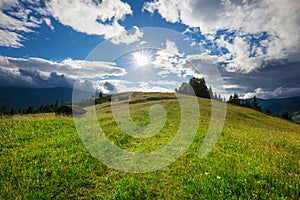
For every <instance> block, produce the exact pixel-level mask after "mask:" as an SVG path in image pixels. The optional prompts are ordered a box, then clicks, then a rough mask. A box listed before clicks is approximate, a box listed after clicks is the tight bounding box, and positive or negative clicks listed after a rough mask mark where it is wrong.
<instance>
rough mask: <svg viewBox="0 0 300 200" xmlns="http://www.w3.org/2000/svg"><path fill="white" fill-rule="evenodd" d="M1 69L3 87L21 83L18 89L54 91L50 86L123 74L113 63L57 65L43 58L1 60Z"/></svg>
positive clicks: (81, 62)
mask: <svg viewBox="0 0 300 200" xmlns="http://www.w3.org/2000/svg"><path fill="white" fill-rule="evenodd" d="M0 68H1V71H2V76H1V80H0V81H1V82H2V83H5V82H6V83H5V84H6V85H10V84H12V85H13V86H14V85H15V84H19V83H20V84H19V86H23V87H25V86H27V87H30V86H31V87H53V85H55V86H57V85H59V86H61V87H64V86H65V87H70V85H71V83H73V81H74V80H75V79H80V80H82V79H93V78H98V79H99V78H104V77H107V76H122V75H124V74H126V70H125V69H123V68H119V67H116V64H115V63H113V62H99V61H85V60H72V59H66V60H63V61H60V62H56V61H50V60H45V59H42V58H26V59H25V58H11V57H3V56H0ZM18 77H19V79H20V81H18ZM5 80H6V81H5ZM12 80H14V81H12ZM55 81H57V82H56V83H55ZM14 82H15V83H14ZM21 83H22V84H23V85H22V84H21ZM64 84H65V85H64Z"/></svg>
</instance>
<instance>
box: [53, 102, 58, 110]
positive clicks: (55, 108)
mask: <svg viewBox="0 0 300 200" xmlns="http://www.w3.org/2000/svg"><path fill="white" fill-rule="evenodd" d="M57 109H58V100H56V102H55V106H54V111H56V110H57Z"/></svg>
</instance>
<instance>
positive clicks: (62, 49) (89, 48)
mask: <svg viewBox="0 0 300 200" xmlns="http://www.w3.org/2000/svg"><path fill="white" fill-rule="evenodd" d="M192 76H196V77H202V76H203V77H205V79H206V82H207V84H208V85H209V86H212V88H213V90H214V91H215V92H217V93H221V94H222V96H225V97H227V98H228V96H229V95H230V94H232V93H234V92H236V93H238V94H239V96H240V97H243V98H250V97H253V96H254V95H256V96H257V97H259V98H281V97H292V96H300V78H299V76H300V0H285V1H277V0H148V1H147V0H145V1H142V0H122V1H121V0H45V1H42V0H1V1H0V87H20V88H50V87H67V88H73V86H74V83H75V86H76V87H77V88H78V89H82V90H97V91H102V92H104V93H113V92H122V91H129V90H141V91H164V92H168V91H174V89H175V88H176V87H177V88H178V87H179V86H180V84H181V83H182V82H187V81H188V80H189V78H190V77H192Z"/></svg>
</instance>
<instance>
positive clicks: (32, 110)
mask: <svg viewBox="0 0 300 200" xmlns="http://www.w3.org/2000/svg"><path fill="white" fill-rule="evenodd" d="M26 114H34V107H33V106H29V107H28V108H27V110H26Z"/></svg>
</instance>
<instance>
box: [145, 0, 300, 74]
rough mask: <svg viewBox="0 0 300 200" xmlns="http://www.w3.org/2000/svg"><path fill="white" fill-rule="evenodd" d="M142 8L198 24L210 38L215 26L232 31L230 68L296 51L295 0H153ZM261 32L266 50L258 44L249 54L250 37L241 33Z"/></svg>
mask: <svg viewBox="0 0 300 200" xmlns="http://www.w3.org/2000/svg"><path fill="white" fill-rule="evenodd" d="M144 10H147V11H148V12H150V13H154V12H155V11H157V12H158V13H159V14H160V15H161V16H162V17H163V18H165V19H166V20H167V21H169V22H173V23H174V22H179V23H183V24H185V25H187V26H189V27H200V30H201V32H202V34H205V35H207V36H208V38H207V39H209V38H211V39H212V36H215V35H216V32H217V31H218V30H228V31H235V32H236V35H235V36H234V37H235V39H234V43H233V44H230V45H229V44H228V43H226V45H225V46H227V47H229V48H230V49H228V50H229V51H230V52H229V53H230V54H231V55H233V60H232V61H231V62H228V65H227V70H229V71H235V70H236V71H242V72H250V71H253V70H255V69H257V68H260V67H262V65H263V62H262V59H263V60H266V61H268V60H272V59H282V58H287V56H288V55H291V54H295V53H297V54H298V55H299V50H300V46H299V42H300V34H299V33H300V26H299V25H300V12H299V10H300V3H299V2H298V1H294V0H286V1H277V0H261V1H258V0H252V1H246V0H245V1H235V0H211V1H203V0H186V1H181V0H166V1H163V0H154V1H151V2H147V3H145V4H144ZM262 32H267V34H269V37H268V39H266V40H264V41H263V42H262V45H264V47H266V49H267V51H266V52H263V51H262V50H260V49H259V48H257V53H258V59H256V58H253V57H250V56H249V55H250V53H251V51H250V40H245V39H244V37H243V36H250V37H252V36H253V34H254V35H255V34H260V33H262ZM213 38H214V37H213ZM242 38H243V39H242ZM219 45H221V44H219ZM223 47H224V46H223ZM262 54H263V55H264V56H263V57H262ZM294 57H295V56H293V58H294ZM242 59H244V62H245V64H244V65H242V63H241V60H242Z"/></svg>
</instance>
